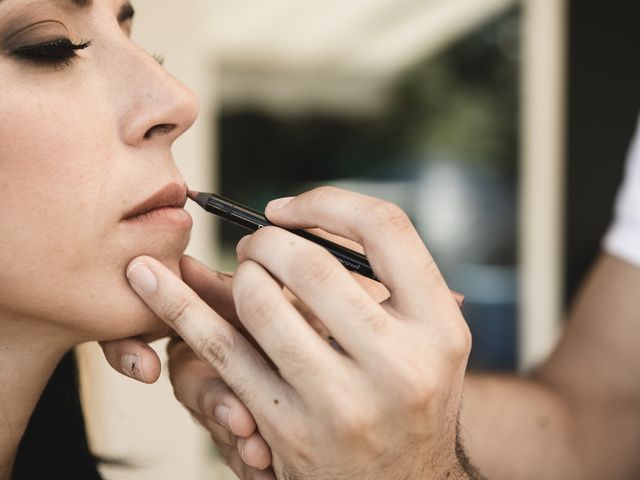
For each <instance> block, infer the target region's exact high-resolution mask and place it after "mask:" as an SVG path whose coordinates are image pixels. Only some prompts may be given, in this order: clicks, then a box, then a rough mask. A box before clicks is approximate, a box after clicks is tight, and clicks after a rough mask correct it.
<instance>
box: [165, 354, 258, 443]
mask: <svg viewBox="0 0 640 480" xmlns="http://www.w3.org/2000/svg"><path fill="white" fill-rule="evenodd" d="M167 351H168V353H169V378H170V379H171V384H172V385H173V391H174V394H175V396H176V398H177V399H178V400H179V401H180V403H182V404H183V405H184V406H185V407H186V408H188V409H189V410H191V411H193V412H197V413H198V415H200V416H201V417H202V418H206V419H208V420H211V421H214V422H216V423H217V424H218V425H220V426H222V427H224V428H225V429H227V430H229V431H230V432H231V433H233V434H234V435H237V436H238V437H249V436H250V435H252V434H253V433H254V432H255V430H256V424H255V421H254V419H253V416H252V415H251V413H250V412H249V410H248V409H247V408H246V407H245V406H244V404H243V403H242V402H241V401H240V400H239V399H238V397H236V395H235V394H234V393H233V392H232V391H231V389H230V388H229V387H228V385H227V384H226V383H224V380H222V378H220V375H218V372H216V371H215V370H214V369H213V367H211V366H210V365H209V364H208V363H206V362H204V361H203V360H202V359H200V358H199V357H198V356H197V355H196V354H195V353H194V352H193V350H191V348H189V346H188V345H187V344H186V343H185V342H183V341H172V342H171V343H170V344H169V346H168V347H167Z"/></svg>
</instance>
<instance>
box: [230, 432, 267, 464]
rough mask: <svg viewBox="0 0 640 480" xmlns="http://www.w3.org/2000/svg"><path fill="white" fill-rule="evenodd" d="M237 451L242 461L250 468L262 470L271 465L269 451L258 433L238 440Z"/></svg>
mask: <svg viewBox="0 0 640 480" xmlns="http://www.w3.org/2000/svg"><path fill="white" fill-rule="evenodd" d="M237 449H238V453H240V457H241V458H242V461H243V462H244V463H246V464H247V465H249V466H250V467H253V468H256V469H258V470H264V469H265V468H267V467H269V466H270V465H271V450H270V449H269V447H268V446H267V442H265V441H264V439H263V438H262V437H261V436H260V434H259V433H254V434H253V435H251V436H250V437H249V438H239V439H238V443H237Z"/></svg>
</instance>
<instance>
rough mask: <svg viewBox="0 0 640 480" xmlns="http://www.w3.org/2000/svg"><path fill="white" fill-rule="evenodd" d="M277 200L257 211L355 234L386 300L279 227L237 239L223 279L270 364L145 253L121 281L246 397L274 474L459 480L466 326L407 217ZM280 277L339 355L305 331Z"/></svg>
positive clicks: (332, 201) (318, 197)
mask: <svg viewBox="0 0 640 480" xmlns="http://www.w3.org/2000/svg"><path fill="white" fill-rule="evenodd" d="M279 203H280V204H278V203H272V204H271V205H270V207H269V208H268V210H267V214H268V216H269V218H270V220H271V221H272V222H274V223H276V224H278V225H281V226H283V227H285V228H290V229H291V228H313V227H320V228H322V229H324V230H327V231H330V232H333V233H335V234H338V235H341V236H344V237H347V238H351V239H353V240H354V241H356V242H358V243H361V244H362V245H363V246H364V248H365V250H366V252H367V254H368V257H369V260H370V261H371V264H372V266H373V268H374V270H375V272H376V275H377V276H378V278H379V279H380V280H381V281H382V283H383V284H384V285H385V286H386V287H387V289H388V290H389V291H390V293H391V296H390V298H389V299H388V300H387V301H385V302H384V303H383V304H381V305H380V304H378V303H377V302H375V301H374V300H373V299H372V298H371V297H370V296H369V295H368V294H367V292H366V291H365V290H364V289H363V288H362V287H361V286H360V285H359V284H358V283H357V282H356V281H354V280H353V278H352V276H351V275H349V273H348V272H347V271H346V270H345V269H344V268H343V267H342V266H341V265H340V264H339V263H338V262H337V261H336V260H335V259H334V258H333V257H332V256H331V255H330V254H329V253H327V252H326V251H325V250H323V249H322V248H320V247H318V246H317V245H314V244H312V243H310V242H307V241H305V240H303V239H301V238H299V237H297V236H295V235H293V234H291V233H289V232H286V231H285V230H282V229H279V228H275V227H273V228H264V229H262V230H260V231H258V232H256V233H255V234H254V235H252V236H250V237H247V238H245V239H244V240H243V241H242V242H241V243H240V244H239V245H238V258H239V261H240V262H241V263H240V266H239V268H238V271H237V272H236V275H235V277H234V279H233V283H232V288H233V295H234V299H235V304H236V310H237V312H238V316H239V318H240V320H241V322H242V324H243V326H244V327H245V328H246V329H247V331H248V332H249V333H250V334H251V335H252V337H253V338H254V339H255V340H256V341H257V342H258V344H259V345H260V346H261V348H262V349H263V350H264V352H265V353H266V354H267V355H268V356H269V358H270V360H271V361H272V362H273V363H274V364H275V365H276V366H277V369H278V371H274V370H273V369H272V368H271V367H270V365H269V363H268V362H267V361H265V359H264V358H263V357H262V355H261V354H260V352H258V351H257V350H256V349H255V348H253V346H252V345H251V344H250V343H249V342H248V341H247V339H246V338H245V337H244V336H242V335H241V334H240V333H239V332H238V331H237V330H236V329H235V328H233V327H232V326H231V325H230V324H229V323H228V322H226V321H225V320H224V319H223V318H222V317H221V316H220V315H219V314H217V313H216V312H215V311H213V310H212V309H211V308H209V306H208V305H207V304H206V303H205V302H203V301H202V300H201V299H200V298H199V297H198V296H197V295H196V294H195V293H194V292H193V291H192V290H191V289H190V288H188V287H187V286H186V285H185V284H184V283H182V282H181V281H180V280H179V279H177V278H176V277H175V276H174V275H173V274H172V273H171V272H170V271H169V270H168V269H166V268H165V267H164V266H162V264H160V263H159V262H157V261H155V260H154V259H152V258H149V257H140V258H138V259H136V260H134V261H133V262H132V263H131V264H130V266H129V268H128V271H127V275H128V277H129V280H130V282H131V285H132V287H133V288H134V290H135V291H136V292H137V293H138V294H139V295H140V296H141V298H142V299H143V300H144V301H145V302H146V303H147V304H148V305H149V306H150V308H151V309H152V310H153V311H154V312H155V313H156V314H157V315H158V316H159V317H160V318H162V319H163V320H165V321H166V322H167V324H168V325H169V326H171V327H172V328H173V329H174V330H175V331H176V332H177V333H178V334H179V335H180V336H181V337H182V338H183V339H184V340H185V341H186V342H187V343H188V344H189V345H190V347H191V348H192V349H193V350H194V351H195V352H196V353H198V355H199V356H200V357H201V358H203V359H205V360H206V361H207V362H209V364H210V365H212V366H213V367H214V368H215V369H216V370H217V371H218V372H219V373H220V375H221V377H222V378H223V379H224V381H225V382H226V383H227V384H228V385H229V386H230V387H231V389H232V390H233V391H234V392H235V393H236V395H237V396H238V397H239V398H240V399H241V400H242V401H243V403H244V404H245V405H247V407H248V408H249V410H250V411H251V412H252V413H253V415H254V417H255V419H256V421H257V424H258V426H259V428H260V432H261V434H262V436H263V437H264V438H265V439H266V440H267V442H268V443H269V445H270V446H271V450H272V454H273V467H274V471H275V473H276V475H277V477H278V478H301V479H302V478H314V479H322V478H327V479H329V478H330V479H333V480H340V479H352V478H368V479H388V478H406V479H423V478H447V477H449V478H467V477H466V473H465V472H464V469H463V467H462V466H461V465H460V462H459V459H458V455H457V452H456V445H457V442H456V438H457V419H458V416H459V410H460V398H461V392H462V380H463V377H464V371H465V367H466V361H467V357H468V353H469V348H470V335H469V331H468V328H467V327H466V324H465V322H464V319H463V318H462V315H461V314H460V311H459V308H458V306H457V304H456V302H455V300H454V299H453V297H452V296H451V294H450V292H449V290H448V288H447V286H446V284H445V282H444V280H443V279H442V277H441V275H440V273H439V272H438V270H437V268H436V267H435V265H434V263H433V260H432V258H431V256H430V255H429V253H428V251H427V250H426V248H425V247H424V245H423V244H422V242H421V241H420V239H419V237H418V235H417V233H416V232H415V230H414V229H413V227H412V226H411V224H410V222H409V220H408V219H407V217H406V215H404V213H403V212H401V211H400V210H399V209H398V208H397V207H395V206H393V205H390V204H388V203H385V202H382V201H379V200H375V199H372V198H369V197H365V196H361V195H357V194H353V193H348V192H344V191H340V190H336V189H332V188H323V189H317V190H314V191H312V192H309V193H307V194H303V195H301V196H300V197H297V198H295V199H293V200H288V203H287V204H286V205H284V206H283V205H282V202H279ZM278 207H280V208H278ZM309 219H313V221H310V220H309ZM281 284H283V285H285V286H286V287H287V288H288V289H290V290H291V291H292V292H293V293H294V294H295V295H296V296H297V297H298V298H299V299H300V300H301V301H302V302H304V304H305V305H306V306H307V307H308V308H309V309H310V310H311V311H313V312H314V314H315V315H316V316H317V317H318V318H319V319H320V320H321V321H322V323H323V324H324V326H325V327H326V328H327V329H328V331H329V332H331V335H332V336H333V337H334V338H335V339H336V340H337V341H338V342H339V343H340V345H341V346H342V348H343V349H344V353H339V352H337V351H336V350H334V349H333V348H331V347H330V346H329V345H328V344H327V343H326V342H324V341H323V339H322V338H320V337H319V336H318V335H317V333H316V332H315V331H314V330H313V329H312V328H311V327H310V326H309V324H308V323H307V322H306V321H305V320H304V318H303V317H302V316H301V315H300V314H299V312H298V310H297V309H296V308H295V307H294V306H293V305H292V304H291V302H290V301H289V300H288V299H287V297H286V296H285V295H284V293H283V290H282V288H281Z"/></svg>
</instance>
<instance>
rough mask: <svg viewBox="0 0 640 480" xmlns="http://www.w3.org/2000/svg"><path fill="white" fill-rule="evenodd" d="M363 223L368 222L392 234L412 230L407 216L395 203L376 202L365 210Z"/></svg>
mask: <svg viewBox="0 0 640 480" xmlns="http://www.w3.org/2000/svg"><path fill="white" fill-rule="evenodd" d="M364 220H365V222H369V223H371V224H373V225H375V226H376V227H378V228H382V229H385V230H390V231H393V232H403V231H406V230H408V229H411V228H413V225H412V223H411V220H410V219H409V217H408V216H407V214H406V213H405V212H404V210H402V209H401V208H400V207H399V206H398V205H396V204H395V203H391V202H387V201H382V200H381V201H376V202H374V203H373V205H372V206H371V207H370V208H369V209H368V210H367V214H366V215H365V216H364Z"/></svg>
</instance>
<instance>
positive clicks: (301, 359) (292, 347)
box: [274, 340, 319, 378]
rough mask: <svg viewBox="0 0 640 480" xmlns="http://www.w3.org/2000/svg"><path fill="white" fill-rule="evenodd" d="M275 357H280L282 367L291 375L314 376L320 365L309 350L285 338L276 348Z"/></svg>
mask: <svg viewBox="0 0 640 480" xmlns="http://www.w3.org/2000/svg"><path fill="white" fill-rule="evenodd" d="M276 350H277V351H276V354H275V355H274V358H280V359H281V360H280V363H281V365H280V368H282V369H286V371H287V373H288V375H290V376H291V377H311V378H313V377H314V376H315V375H316V374H317V373H318V371H319V367H318V365H317V364H316V362H314V361H313V360H312V359H311V358H310V355H309V352H308V351H307V350H306V349H305V348H303V347H301V346H300V344H299V343H296V342H295V341H293V340H283V341H281V342H280V345H279V346H278V347H277V348H276Z"/></svg>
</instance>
